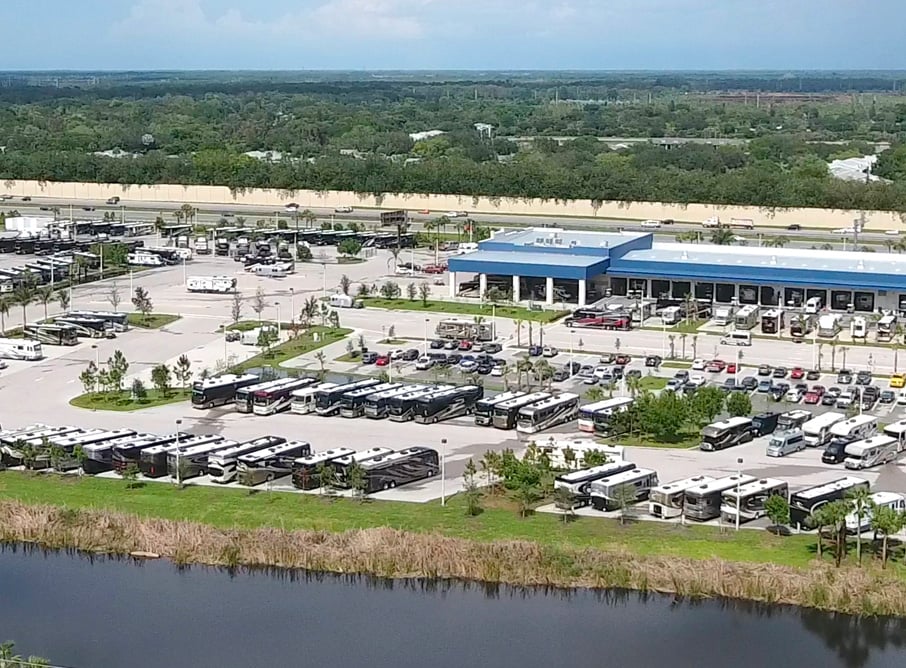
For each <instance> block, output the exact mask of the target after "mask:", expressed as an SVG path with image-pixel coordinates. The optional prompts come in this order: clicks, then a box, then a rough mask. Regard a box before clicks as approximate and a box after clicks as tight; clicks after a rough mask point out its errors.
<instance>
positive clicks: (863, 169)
mask: <svg viewBox="0 0 906 668" xmlns="http://www.w3.org/2000/svg"><path fill="white" fill-rule="evenodd" d="M877 161H878V156H876V155H863V156H862V157H861V158H844V159H842V160H832V161H831V163H830V164H829V165H828V170H829V171H830V173H831V176H833V177H834V178H837V179H841V180H842V181H865V178H866V174H867V176H868V180H869V181H878V180H879V178H880V177H877V176H875V175H874V174H872V173H871V171H870V170H871V168H872V167H874V164H875V163H876V162H877Z"/></svg>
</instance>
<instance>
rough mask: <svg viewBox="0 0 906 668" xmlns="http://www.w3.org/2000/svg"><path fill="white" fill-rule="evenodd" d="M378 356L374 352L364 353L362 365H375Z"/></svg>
mask: <svg viewBox="0 0 906 668" xmlns="http://www.w3.org/2000/svg"><path fill="white" fill-rule="evenodd" d="M377 358H378V354H377V353H376V352H374V351H366V352H364V353H362V364H374V363H375V362H377Z"/></svg>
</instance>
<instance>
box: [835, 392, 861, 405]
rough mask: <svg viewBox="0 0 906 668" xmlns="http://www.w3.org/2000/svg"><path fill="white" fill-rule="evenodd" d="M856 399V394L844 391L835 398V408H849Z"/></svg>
mask: <svg viewBox="0 0 906 668" xmlns="http://www.w3.org/2000/svg"><path fill="white" fill-rule="evenodd" d="M855 399H856V393H855V392H854V391H853V390H844V391H843V392H841V393H840V396H839V397H837V403H836V404H835V405H836V407H837V408H849V407H850V406H851V405H852V403H853V401H855Z"/></svg>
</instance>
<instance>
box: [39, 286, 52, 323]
mask: <svg viewBox="0 0 906 668" xmlns="http://www.w3.org/2000/svg"><path fill="white" fill-rule="evenodd" d="M35 296H36V297H37V299H38V301H39V302H40V303H41V304H42V305H43V306H44V320H47V305H48V304H49V303H50V302H52V301H53V298H54V292H53V288H52V287H51V286H49V285H44V286H42V287H40V288H38V290H37V291H36V293H35Z"/></svg>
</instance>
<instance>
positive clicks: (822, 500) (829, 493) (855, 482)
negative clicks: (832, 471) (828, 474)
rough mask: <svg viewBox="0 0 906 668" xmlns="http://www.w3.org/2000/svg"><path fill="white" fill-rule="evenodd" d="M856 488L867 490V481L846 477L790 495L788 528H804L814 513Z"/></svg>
mask: <svg viewBox="0 0 906 668" xmlns="http://www.w3.org/2000/svg"><path fill="white" fill-rule="evenodd" d="M858 487H864V488H865V489H868V488H869V485H868V481H867V480H863V479H862V478H855V477H852V476H846V477H845V478H839V479H837V480H833V481H831V482H826V483H821V484H820V485H815V486H814V487H808V488H807V489H803V490H800V491H798V492H794V493H793V494H791V495H790V526H799V527H803V526H806V525H807V520H808V517H809V515H811V514H812V513H813V512H814V511H816V510H817V509H818V508H820V507H821V506H823V505H825V504H827V503H830V502H831V501H839V500H840V499H842V498H843V497H844V496H846V494H847V492H849V491H850V490H853V489H856V488H858Z"/></svg>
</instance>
